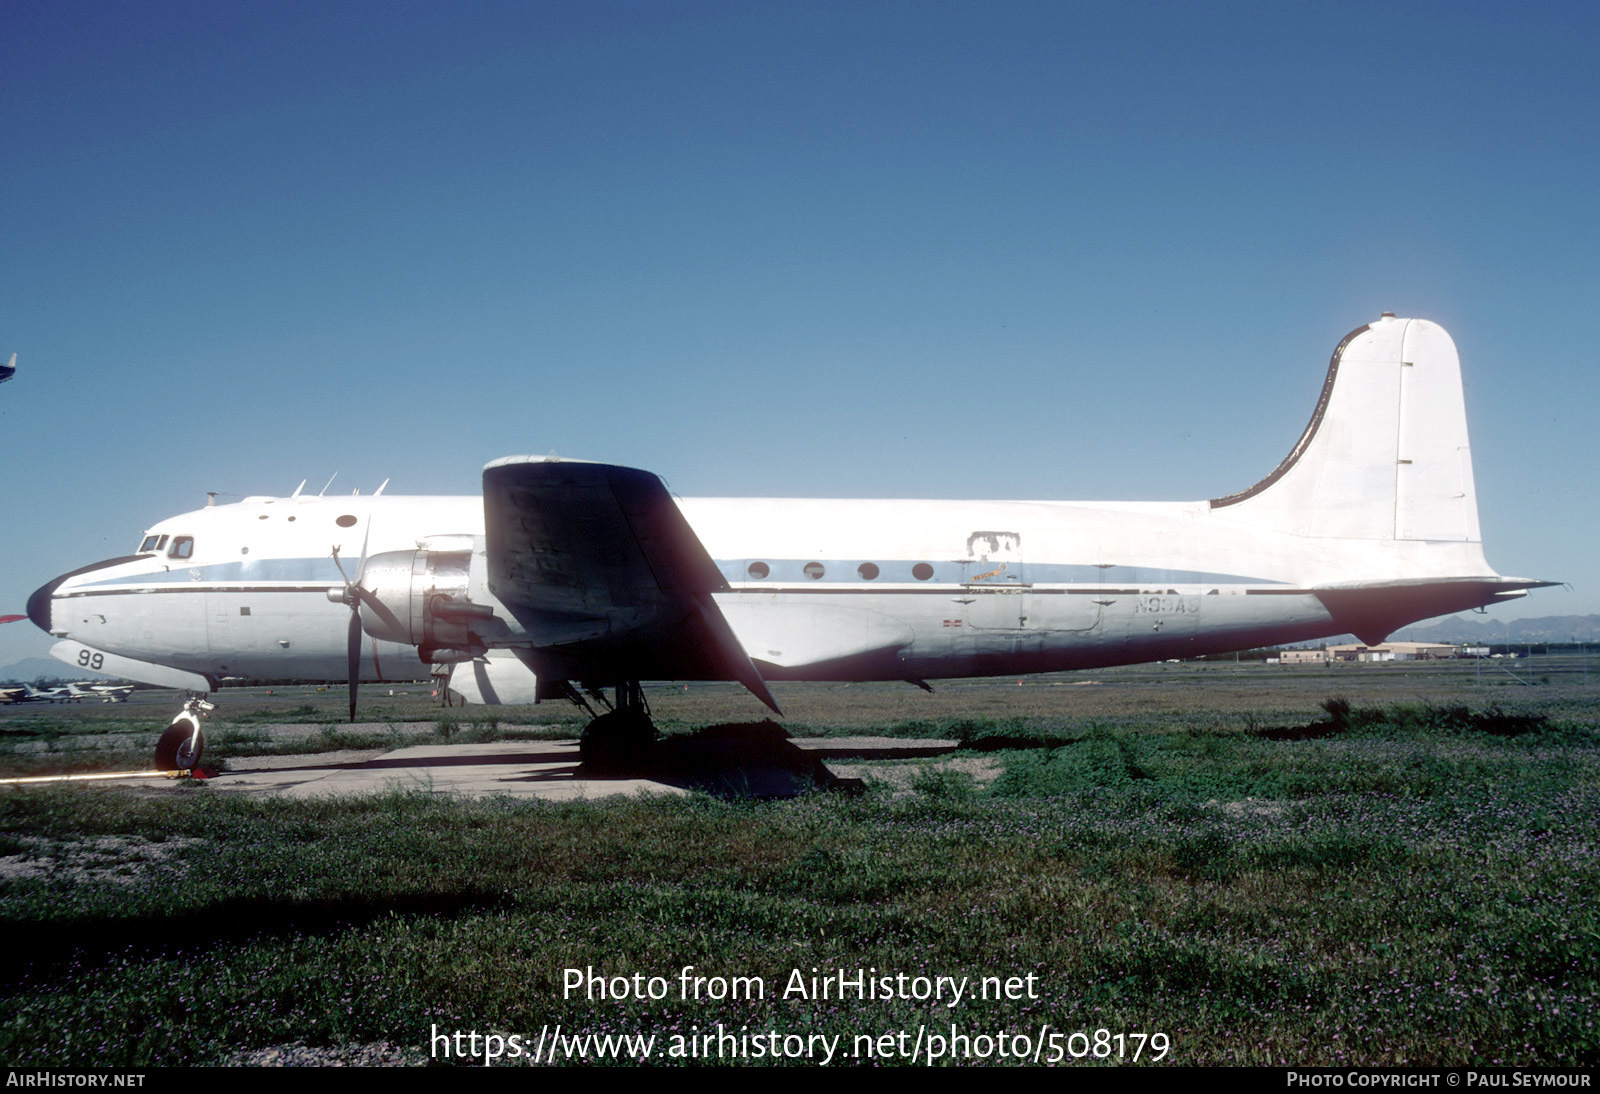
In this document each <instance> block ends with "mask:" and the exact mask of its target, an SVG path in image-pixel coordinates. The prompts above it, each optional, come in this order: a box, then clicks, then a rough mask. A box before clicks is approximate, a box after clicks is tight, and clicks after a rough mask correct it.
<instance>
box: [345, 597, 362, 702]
mask: <svg viewBox="0 0 1600 1094" xmlns="http://www.w3.org/2000/svg"><path fill="white" fill-rule="evenodd" d="M345 652H346V653H347V655H348V657H349V662H350V721H351V722H354V721H355V720H356V688H357V687H358V686H359V685H360V683H361V613H360V612H359V611H358V610H357V609H355V608H351V609H350V630H349V632H348V636H347V643H346V649H345Z"/></svg>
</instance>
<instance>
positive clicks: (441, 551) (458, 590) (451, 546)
mask: <svg viewBox="0 0 1600 1094" xmlns="http://www.w3.org/2000/svg"><path fill="white" fill-rule="evenodd" d="M419 547H420V549H419V550H415V551H384V552H382V553H380V554H376V555H372V556H371V557H369V558H368V559H367V560H366V564H365V565H364V566H363V567H362V568H361V578H360V581H359V584H360V586H361V587H362V588H363V589H365V590H366V591H367V592H368V593H370V594H371V598H370V599H369V598H368V597H362V598H361V629H362V630H364V631H366V632H367V634H369V635H371V636H372V637H373V638H377V639H381V640H383V641H387V642H403V643H405V644H406V645H409V646H416V647H417V654H418V656H419V657H421V658H422V660H424V661H427V662H430V663H431V662H434V661H439V662H441V663H445V662H451V661H460V660H464V659H466V658H469V657H475V656H479V655H481V654H482V653H483V652H484V651H485V650H486V649H487V648H488V647H487V645H486V643H485V637H486V636H487V634H488V633H492V632H493V631H494V630H495V629H496V626H497V624H498V620H497V619H496V617H495V612H494V609H493V608H492V607H490V606H489V605H486V604H474V603H472V602H471V601H470V600H469V599H468V586H469V585H470V584H471V577H472V556H473V537H471V536H435V537H433V538H431V539H428V540H424V541H423V542H422V543H421V544H420V545H419ZM372 600H376V601H377V603H376V604H373V603H372ZM500 629H503V625H500Z"/></svg>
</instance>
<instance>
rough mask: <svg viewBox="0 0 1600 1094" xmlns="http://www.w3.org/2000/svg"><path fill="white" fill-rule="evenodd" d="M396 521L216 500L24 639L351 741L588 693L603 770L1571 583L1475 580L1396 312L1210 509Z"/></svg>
mask: <svg viewBox="0 0 1600 1094" xmlns="http://www.w3.org/2000/svg"><path fill="white" fill-rule="evenodd" d="M381 495H382V491H381V490H380V491H379V494H378V495H374V496H370V497H332V498H330V497H301V496H300V495H299V492H298V491H296V493H295V495H294V496H293V497H288V498H273V497H251V498H245V499H243V500H242V501H239V502H237V503H234V504H228V505H214V504H213V505H208V506H207V507H206V508H204V509H200V510H197V511H194V512H191V513H186V514H184V515H182V516H179V517H173V518H172V519H170V520H164V521H161V522H160V523H159V524H156V525H155V526H153V527H152V528H150V530H149V531H148V532H146V533H145V534H144V535H143V536H142V537H141V540H140V542H139V545H138V549H137V550H135V551H134V552H133V553H132V554H129V555H126V556H123V557H121V558H114V559H108V560H106V561H104V562H96V563H92V564H90V565H88V566H85V567H82V568H81V569H77V570H74V571H72V572H71V573H68V574H63V575H62V576H60V577H58V578H56V579H54V580H53V581H50V582H48V583H47V584H45V585H44V586H43V587H42V588H40V589H39V590H38V591H37V592H35V593H34V594H33V596H32V597H30V598H29V601H28V615H29V617H30V618H31V619H32V620H33V621H34V622H35V623H36V624H37V625H38V626H39V627H41V628H42V629H44V630H45V631H48V632H49V633H50V634H52V635H54V636H55V637H57V638H58V639H60V641H59V642H57V644H56V645H55V647H54V648H53V649H52V651H51V652H52V653H53V654H54V655H55V656H56V657H58V658H60V659H62V660H64V661H66V662H68V663H69V664H74V665H79V666H82V667H84V668H89V669H95V670H98V671H102V672H106V673H109V674H113V675H116V676H120V677H123V678H125V679H130V680H139V681H143V682H147V683H151V684H157V685H164V686H169V687H179V688H186V689H189V690H191V691H193V692H196V693H205V692H209V691H212V690H214V689H215V688H216V686H217V682H218V680H219V679H221V678H222V677H225V676H249V677H263V678H273V679H305V680H325V679H328V678H330V677H337V676H343V677H344V678H346V679H347V680H348V681H349V692H350V709H351V717H352V718H353V717H354V714H355V704H356V692H357V687H358V684H359V683H360V682H361V681H363V680H367V681H373V680H394V679H412V678H415V677H417V676H419V675H420V674H421V671H422V670H423V668H424V666H428V667H430V668H431V669H434V670H437V671H440V672H444V671H449V672H450V687H451V689H452V690H454V691H455V692H456V693H458V694H459V695H460V696H462V697H463V698H464V699H466V700H468V701H471V702H482V703H519V702H529V701H538V700H540V699H546V698H555V697H562V698H567V699H571V700H573V701H575V702H578V703H580V704H582V705H584V706H586V707H587V706H589V704H588V702H587V701H586V699H585V697H586V696H587V697H588V698H592V699H595V700H597V701H598V702H600V703H601V704H602V705H603V706H606V707H609V708H610V709H609V711H608V712H607V713H603V714H601V715H599V716H598V717H596V718H595V719H594V720H593V721H592V722H591V723H590V724H589V727H588V729H587V730H586V731H585V733H584V755H585V758H586V760H590V761H594V762H602V761H605V760H609V759H613V758H615V757H618V756H623V757H625V756H628V755H631V754H632V753H633V752H634V751H635V750H637V749H638V748H640V747H643V746H644V744H645V743H646V742H648V741H649V740H651V739H653V737H654V732H655V731H654V728H653V726H652V725H651V724H650V720H649V714H648V711H647V709H646V707H645V702H644V695H643V691H642V689H641V683H642V682H643V681H648V680H736V681H739V682H740V683H742V684H744V685H745V686H746V687H747V688H748V689H749V690H750V691H751V692H752V693H753V694H754V695H755V696H756V697H758V698H759V699H760V700H761V701H762V702H763V703H765V704H766V705H767V706H769V707H771V708H772V709H773V710H774V711H776V710H777V703H776V702H775V701H774V699H773V696H772V693H771V691H770V690H769V689H768V686H767V682H768V681H771V680H906V681H910V682H911V683H914V684H918V685H920V686H923V687H926V686H927V683H926V682H927V681H928V680H932V679H937V678H941V677H958V676H986V675H1008V676H1009V675H1015V674H1019V673H1034V672H1052V671H1057V670H1063V669H1077V668H1088V667H1097V666H1106V665H1119V664H1131V663H1136V662H1145V661H1157V660H1163V659H1168V658H1174V657H1190V656H1194V655H1197V654H1204V653H1212V652H1222V651H1227V650H1232V649H1240V648H1245V647H1249V646H1257V645H1267V644H1278V643H1285V642H1297V641H1303V640H1306V639H1314V638H1319V637H1325V636H1329V635H1336V634H1343V633H1354V634H1356V635H1357V636H1359V637H1360V638H1361V639H1362V640H1363V641H1366V642H1378V641H1381V640H1382V639H1383V638H1384V637H1386V636H1387V635H1388V634H1389V633H1391V632H1392V631H1394V630H1395V629H1397V628H1399V627H1402V626H1404V625H1406V624H1408V623H1412V622H1415V621H1417V620H1419V619H1426V618H1429V617H1431V616H1436V615H1442V614H1445V613H1448V612H1455V611H1461V610H1465V609H1469V608H1478V607H1481V606H1483V605H1488V604H1495V603H1499V602H1500V601H1503V600H1508V599H1511V598H1514V597H1519V596H1522V595H1524V594H1525V591H1526V590H1528V589H1531V588H1534V587H1537V586H1541V585H1548V584H1552V583H1551V582H1546V581H1537V580H1531V579H1525V578H1509V577H1502V576H1500V575H1499V574H1497V573H1496V572H1495V571H1494V569H1493V568H1491V567H1490V566H1489V564H1488V562H1486V561H1485V559H1484V555H1483V545H1482V542H1481V540H1480V534H1479V526H1478V510H1477V501H1476V496H1475V493H1474V489H1473V479H1472V460H1471V455H1470V452H1469V450H1468V445H1467V423H1466V412H1465V408H1464V406H1463V401H1462V386H1461V374H1460V365H1459V362H1458V359H1457V355H1456V348H1455V345H1454V343H1453V342H1452V341H1451V340H1450V337H1449V335H1447V334H1446V333H1445V332H1444V330H1443V329H1442V328H1440V327H1439V326H1437V325H1435V324H1433V323H1430V322H1427V321H1425V320H1419V319H1399V318H1396V317H1395V316H1393V315H1391V314H1388V313H1385V314H1384V316H1383V317H1382V318H1381V319H1379V320H1377V321H1376V322H1374V323H1371V324H1367V325H1364V326H1362V327H1360V328H1358V329H1357V330H1355V331H1352V332H1351V333H1350V334H1349V335H1347V336H1346V337H1345V338H1344V339H1343V340H1342V341H1341V342H1340V343H1339V345H1338V348H1337V349H1335V351H1334V353H1333V359H1332V361H1331V362H1330V364H1329V366H1328V371H1327V378H1326V380H1325V382H1324V383H1323V387H1322V393H1321V396H1320V398H1319V399H1318V400H1317V405H1316V409H1315V411H1314V412H1313V414H1312V416H1311V422H1310V424H1309V425H1308V426H1307V427H1306V429H1305V432H1304V433H1303V434H1302V436H1301V437H1300V440H1299V442H1298V443H1297V444H1296V445H1295V446H1294V448H1293V449H1292V450H1291V451H1290V453H1289V455H1288V456H1287V457H1286V458H1285V459H1284V460H1283V462H1282V463H1280V464H1279V465H1278V467H1277V468H1276V469H1275V470H1273V472H1272V473H1271V474H1269V475H1267V476H1266V477H1265V478H1264V479H1262V480H1261V481H1260V482H1257V483H1256V484H1255V485H1253V486H1251V487H1249V488H1248V489H1245V490H1240V491H1238V492H1237V493H1232V494H1225V495H1222V496H1219V497H1216V498H1212V499H1210V500H1202V501H1187V502H1173V503H1150V502H1061V501H909V500H901V501H867V500H843V501H826V500H816V499H730V498H712V499H698V500H697V499H684V500H678V499H675V498H673V496H672V495H671V494H669V493H668V492H667V490H666V488H665V486H663V485H662V482H661V480H660V479H659V478H657V477H656V476H655V475H653V474H650V473H649V472H646V471H640V470H636V469H632V468H626V467H618V466H613V465H609V464H601V463H588V462H583V461H577V460H568V459H556V458H554V457H548V458H547V457H537V456H513V457H508V458H506V459H501V460H496V461H494V462H493V463H491V464H489V465H488V466H487V467H485V468H484V471H483V493H482V496H481V497H478V496H473V497H384V496H381ZM213 501H214V499H213ZM608 690H609V693H610V694H609V695H608V694H607V692H608ZM590 710H591V713H593V710H594V708H593V707H590ZM192 721H193V723H194V725H193V731H192V733H190V735H189V736H187V737H185V738H184V740H185V742H186V743H185V747H186V749H187V752H186V755H190V756H197V755H198V751H199V745H200V736H199V729H198V719H197V717H196V718H194V719H192ZM185 732H186V733H187V732H189V731H188V730H185Z"/></svg>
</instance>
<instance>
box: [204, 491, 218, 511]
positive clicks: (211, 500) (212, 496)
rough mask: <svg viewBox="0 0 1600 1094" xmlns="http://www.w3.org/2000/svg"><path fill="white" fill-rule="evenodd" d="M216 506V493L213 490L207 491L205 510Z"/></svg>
mask: <svg viewBox="0 0 1600 1094" xmlns="http://www.w3.org/2000/svg"><path fill="white" fill-rule="evenodd" d="M216 504H217V492H216V491H215V490H207V491H206V508H207V509H211V508H214V507H215V506H216Z"/></svg>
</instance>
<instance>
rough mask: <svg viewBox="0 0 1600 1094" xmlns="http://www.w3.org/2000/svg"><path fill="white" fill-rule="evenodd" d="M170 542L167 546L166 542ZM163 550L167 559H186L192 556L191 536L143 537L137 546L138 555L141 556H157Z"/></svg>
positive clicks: (192, 540) (192, 542)
mask: <svg viewBox="0 0 1600 1094" xmlns="http://www.w3.org/2000/svg"><path fill="white" fill-rule="evenodd" d="M169 539H170V540H171V541H172V544H171V546H168V544H167V540H169ZM163 550H165V551H166V552H167V557H168V558H188V557H189V556H191V555H193V554H194V537H193V536H145V537H144V542H143V543H141V544H139V551H138V553H139V554H141V555H158V554H160V553H161V552H162V551H163Z"/></svg>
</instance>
